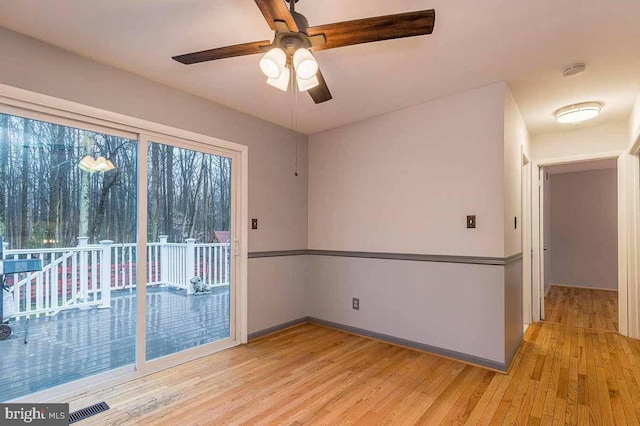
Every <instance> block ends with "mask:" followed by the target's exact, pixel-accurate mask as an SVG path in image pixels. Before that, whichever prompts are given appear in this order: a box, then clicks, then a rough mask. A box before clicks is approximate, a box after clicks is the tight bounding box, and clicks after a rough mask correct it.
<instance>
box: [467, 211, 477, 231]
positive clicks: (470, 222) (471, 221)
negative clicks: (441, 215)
mask: <svg viewBox="0 0 640 426" xmlns="http://www.w3.org/2000/svg"><path fill="white" fill-rule="evenodd" d="M475 227H476V215H475V214H474V215H470V216H467V228H469V229H473V228H475Z"/></svg>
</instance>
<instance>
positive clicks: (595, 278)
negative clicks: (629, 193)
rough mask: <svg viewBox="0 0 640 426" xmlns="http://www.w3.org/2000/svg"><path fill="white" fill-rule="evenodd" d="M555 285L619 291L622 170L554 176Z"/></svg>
mask: <svg viewBox="0 0 640 426" xmlns="http://www.w3.org/2000/svg"><path fill="white" fill-rule="evenodd" d="M550 180H551V226H550V228H551V241H552V242H553V250H552V251H551V282H552V283H553V284H560V285H570V286H577V287H590V288H606V289H614V290H615V289H617V288H618V228H617V227H618V201H617V171H616V169H604V170H589V171H585V172H573V173H561V174H553V175H551V179H550Z"/></svg>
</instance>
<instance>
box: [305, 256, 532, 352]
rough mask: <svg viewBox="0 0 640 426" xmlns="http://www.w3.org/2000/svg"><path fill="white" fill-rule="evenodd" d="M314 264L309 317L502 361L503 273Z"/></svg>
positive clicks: (377, 262)
mask: <svg viewBox="0 0 640 426" xmlns="http://www.w3.org/2000/svg"><path fill="white" fill-rule="evenodd" d="M308 257H309V266H308V267H309V275H308V276H309V281H308V289H307V292H308V296H309V301H310V304H309V316H311V317H314V318H319V319H322V320H326V321H331V322H336V323H340V324H344V325H349V326H352V327H358V328H361V329H365V330H369V331H374V332H377V333H383V334H387V335H391V336H395V337H399V338H402V339H407V340H411V341H414V342H418V343H424V344H428V345H431V346H436V347H439V348H443V349H448V350H452V351H457V352H462V353H465V354H470V355H474V356H477V357H481V358H485V359H488V360H492V361H496V362H499V363H502V362H504V360H505V346H504V344H505V340H504V320H505V312H504V296H505V293H504V267H503V266H491V265H464V264H450V263H435V262H412V261H403V260H383V259H363V258H346V257H333V256H308ZM353 297H357V298H360V310H358V311H356V310H353V309H352V308H351V300H352V298H353ZM520 328H522V323H521V324H520Z"/></svg>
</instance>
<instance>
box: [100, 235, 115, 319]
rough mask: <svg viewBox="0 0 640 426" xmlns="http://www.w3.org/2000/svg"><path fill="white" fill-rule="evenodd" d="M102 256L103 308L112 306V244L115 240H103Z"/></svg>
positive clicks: (101, 295)
mask: <svg viewBox="0 0 640 426" xmlns="http://www.w3.org/2000/svg"><path fill="white" fill-rule="evenodd" d="M100 244H101V245H102V256H101V257H100V301H101V302H102V303H101V304H100V307H101V308H110V307H111V245H112V244H113V241H111V240H102V241H100Z"/></svg>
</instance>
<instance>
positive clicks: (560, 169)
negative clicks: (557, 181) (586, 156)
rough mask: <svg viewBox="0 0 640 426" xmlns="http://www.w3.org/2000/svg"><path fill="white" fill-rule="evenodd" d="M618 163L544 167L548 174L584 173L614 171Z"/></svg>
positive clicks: (568, 164) (601, 162)
mask: <svg viewBox="0 0 640 426" xmlns="http://www.w3.org/2000/svg"><path fill="white" fill-rule="evenodd" d="M617 166H618V162H617V160H615V159H607V160H593V161H581V162H575V163H567V164H559V165H557V166H550V167H546V168H545V169H546V170H547V172H549V174H551V175H556V174H559V173H573V172H586V171H588V170H602V169H615V168H616V167H617Z"/></svg>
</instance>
